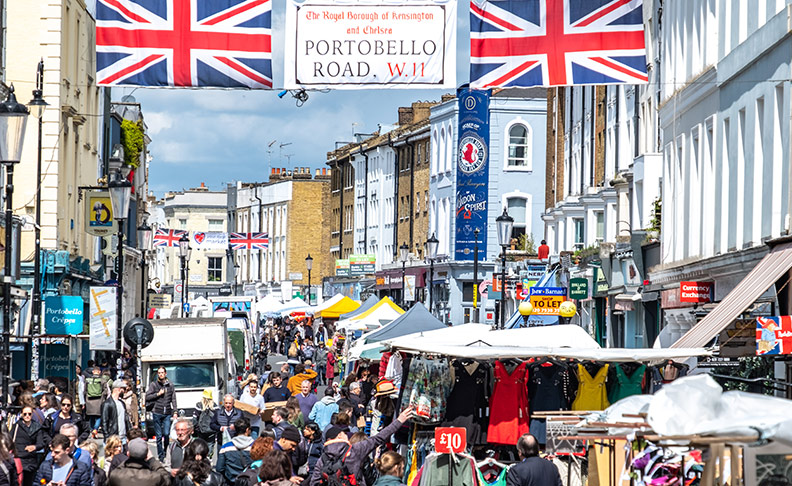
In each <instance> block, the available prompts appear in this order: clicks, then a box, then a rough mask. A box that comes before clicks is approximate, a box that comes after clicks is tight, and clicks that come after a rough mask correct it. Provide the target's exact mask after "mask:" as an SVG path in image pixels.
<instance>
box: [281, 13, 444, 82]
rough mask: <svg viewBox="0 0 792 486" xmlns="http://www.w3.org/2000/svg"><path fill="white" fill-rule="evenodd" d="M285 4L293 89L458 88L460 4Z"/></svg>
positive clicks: (288, 66)
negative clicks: (457, 29)
mask: <svg viewBox="0 0 792 486" xmlns="http://www.w3.org/2000/svg"><path fill="white" fill-rule="evenodd" d="M286 4H287V7H286V32H287V33H288V34H287V35H286V41H285V52H284V65H285V66H284V87H285V88H286V89H296V88H336V89H354V88H454V87H456V17H457V15H456V5H457V2H456V1H455V0H448V1H437V2H431V1H427V2H420V1H419V2H415V1H401V2H394V3H388V4H374V3H363V2H341V1H338V2H332V1H327V0H325V1H320V0H308V1H306V2H296V1H293V0H287V2H286Z"/></svg>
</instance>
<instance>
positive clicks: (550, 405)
mask: <svg viewBox="0 0 792 486" xmlns="http://www.w3.org/2000/svg"><path fill="white" fill-rule="evenodd" d="M568 374H569V371H568V370H567V369H566V368H564V367H563V366H558V365H552V366H544V365H539V366H532V367H531V369H530V373H529V375H530V378H529V380H528V390H529V397H530V401H531V412H551V411H555V410H569V396H568V395H567V393H566V391H567V387H566V386H565V384H566V383H568V380H569V378H568V376H567V375H568Z"/></svg>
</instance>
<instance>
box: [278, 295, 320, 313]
mask: <svg viewBox="0 0 792 486" xmlns="http://www.w3.org/2000/svg"><path fill="white" fill-rule="evenodd" d="M312 309H313V307H311V306H310V305H308V304H307V303H306V302H305V301H304V300H302V299H301V298H299V297H297V298H294V299H292V300H290V301H288V302H284V303H283V304H281V305H280V306H279V307H276V308H275V309H273V310H272V311H271V313H274V314H275V315H278V316H281V317H283V316H288V315H289V314H291V313H292V312H308V313H310V312H311V311H312Z"/></svg>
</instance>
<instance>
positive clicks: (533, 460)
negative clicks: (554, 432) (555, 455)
mask: <svg viewBox="0 0 792 486" xmlns="http://www.w3.org/2000/svg"><path fill="white" fill-rule="evenodd" d="M517 453H518V454H519V455H520V459H521V461H520V462H519V463H517V464H515V465H513V466H512V467H510V468H509V471H508V472H507V473H506V486H562V483H561V475H560V474H559V473H558V468H557V467H556V465H555V464H553V463H552V462H550V461H548V460H546V459H543V458H541V457H539V443H538V442H537V440H536V437H534V436H533V435H531V434H523V435H521V436H520V438H519V439H518V440H517Z"/></svg>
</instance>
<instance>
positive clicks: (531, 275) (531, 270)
mask: <svg viewBox="0 0 792 486" xmlns="http://www.w3.org/2000/svg"><path fill="white" fill-rule="evenodd" d="M546 271H547V265H528V270H527V275H526V276H525V278H526V279H528V280H539V279H540V278H542V277H544V274H545V272H546Z"/></svg>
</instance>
